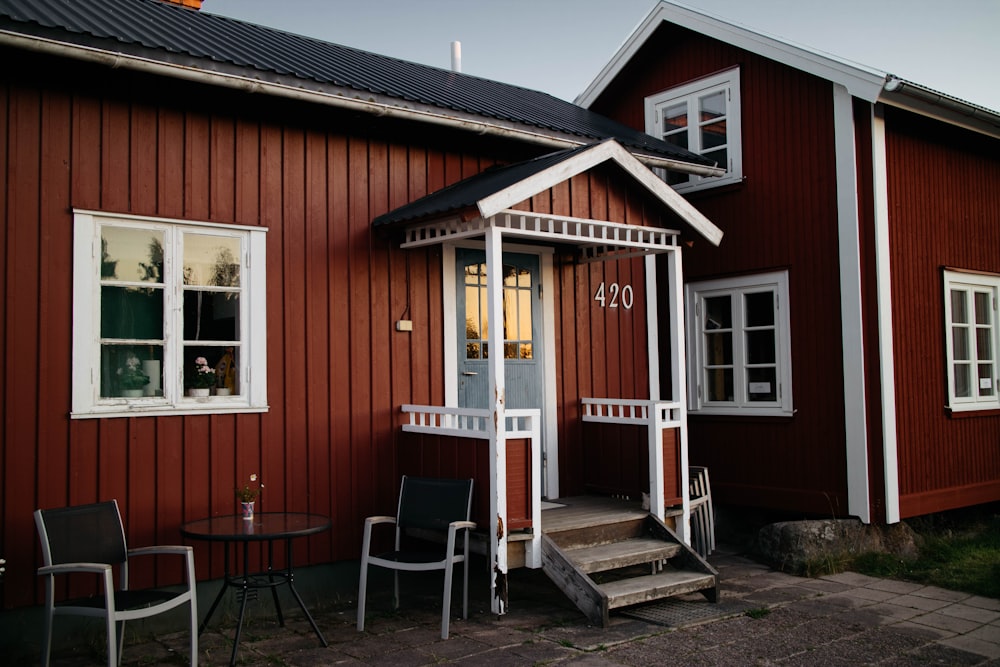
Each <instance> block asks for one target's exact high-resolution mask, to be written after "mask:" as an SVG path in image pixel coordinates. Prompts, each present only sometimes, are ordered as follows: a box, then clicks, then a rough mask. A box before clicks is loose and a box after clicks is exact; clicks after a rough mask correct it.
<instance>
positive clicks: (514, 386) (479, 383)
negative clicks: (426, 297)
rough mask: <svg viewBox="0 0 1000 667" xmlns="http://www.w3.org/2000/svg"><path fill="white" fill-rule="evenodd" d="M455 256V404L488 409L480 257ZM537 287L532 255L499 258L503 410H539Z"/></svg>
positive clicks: (473, 253)
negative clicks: (501, 282) (456, 350)
mask: <svg viewBox="0 0 1000 667" xmlns="http://www.w3.org/2000/svg"><path fill="white" fill-rule="evenodd" d="M455 257H456V263H457V265H458V266H457V269H458V276H457V281H456V285H457V287H458V294H457V299H456V306H457V313H458V317H457V318H456V320H457V324H458V329H459V330H458V337H457V340H458V347H459V349H458V405H459V407H465V408H487V407H489V406H490V397H489V391H490V387H489V368H488V367H487V362H488V359H489V355H490V354H492V350H490V349H489V342H488V341H489V332H490V326H491V324H492V323H491V322H490V321H489V317H488V314H489V313H488V308H487V292H486V253H485V252H484V251H482V250H470V249H466V248H459V249H457V250H456V253H455ZM539 284H540V272H539V261H538V257H537V256H536V255H525V254H520V253H504V254H503V312H504V321H503V328H504V335H503V339H504V345H503V355H504V377H505V383H506V394H507V396H506V399H507V402H506V405H507V407H508V408H515V409H516V408H538V409H541V408H542V402H543V398H542V397H543V395H544V392H543V374H542V368H543V367H542V352H543V350H542V335H541V333H542V315H541V290H540V289H539ZM540 428H541V425H540ZM541 432H543V433H544V430H542V431H541Z"/></svg>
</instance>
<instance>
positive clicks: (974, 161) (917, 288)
mask: <svg viewBox="0 0 1000 667" xmlns="http://www.w3.org/2000/svg"><path fill="white" fill-rule="evenodd" d="M886 128H887V130H886V135H887V137H886V144H887V147H886V150H887V162H888V165H889V167H888V189H889V201H890V202H891V205H890V209H889V234H890V247H891V249H892V250H891V253H892V254H891V258H890V261H891V265H892V294H893V303H892V317H893V328H894V336H893V341H894V345H893V354H894V356H895V359H896V377H895V388H896V428H897V433H898V444H897V449H898V457H899V471H900V473H899V493H900V512H901V514H902V516H903V517H907V516H915V515H919V514H926V513H928V512H935V511H941V510H944V509H950V508H954V507H961V506H966V505H970V504H976V503H983V502H988V501H996V500H1000V481H998V480H1000V447H998V446H997V442H998V439H1000V415H998V414H996V413H995V412H989V413H956V414H955V415H949V414H948V413H947V412H946V410H945V409H944V408H943V406H944V405H946V404H947V400H948V399H947V376H946V373H947V368H946V365H945V352H944V350H945V340H944V336H945V325H944V293H943V283H942V268H943V267H952V268H960V269H971V270H976V271H987V272H992V273H1000V254H998V253H997V249H998V248H1000V198H998V197H997V193H998V192H1000V141H997V140H990V139H987V138H984V137H982V136H979V135H975V134H973V133H970V132H965V131H962V130H959V129H954V128H945V127H944V126H942V125H941V124H939V123H933V122H931V121H928V120H924V119H921V118H919V117H917V116H914V115H912V114H908V113H905V112H902V111H897V110H894V109H887V110H886ZM918 360H925V361H924V362H923V363H916V362H917V361H918Z"/></svg>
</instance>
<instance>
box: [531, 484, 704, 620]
mask: <svg viewBox="0 0 1000 667" xmlns="http://www.w3.org/2000/svg"><path fill="white" fill-rule="evenodd" d="M575 501H577V499H570V500H567V501H565V502H567V503H568V506H567V507H566V508H564V509H567V510H571V511H569V512H566V514H565V515H561V516H560V515H559V514H558V512H561V511H562V509H559V510H549V511H546V512H544V513H543V519H542V525H543V533H544V534H543V536H542V568H543V569H544V570H545V573H546V574H547V575H548V576H549V578H550V579H552V581H554V582H555V584H556V585H557V586H558V587H559V588H560V589H562V591H563V592H564V593H565V594H566V595H567V596H568V597H569V598H570V599H571V600H573V602H574V603H575V604H576V606H577V607H579V608H580V610H581V611H582V612H583V613H584V614H586V615H587V617H588V618H589V619H590V621H591V622H592V623H594V624H595V625H601V626H602V627H607V625H608V617H609V614H610V611H611V610H612V609H618V608H621V607H627V606H630V605H635V604H639V603H643V602H651V601H653V600H659V599H663V598H668V597H673V596H676V595H683V594H685V593H693V592H696V591H697V592H700V593H701V594H702V595H704V596H705V597H706V598H708V600H710V601H711V602H718V595H719V575H718V572H716V570H715V569H714V568H713V567H712V566H711V565H709V564H708V563H707V562H705V560H704V559H702V558H701V557H700V556H699V555H698V554H697V553H696V552H695V551H693V550H692V549H691V548H690V547H689V546H687V545H686V544H684V543H683V542H681V541H680V539H679V538H678V537H677V535H676V534H675V533H674V532H673V531H672V530H671V529H670V528H669V527H667V526H666V525H664V523H663V522H661V521H660V520H659V519H657V518H656V517H654V516H652V515H650V514H649V513H648V512H643V511H640V510H638V509H633V508H630V507H625V506H621V507H616V508H608V507H607V506H606V505H600V506H599V505H598V504H597V503H595V502H593V501H591V502H587V501H583V502H582V503H579V504H578V503H577V502H575ZM560 502H563V501H560ZM581 507H585V508H586V510H585V511H582V512H581V511H579V510H580V508H581ZM550 517H555V518H550Z"/></svg>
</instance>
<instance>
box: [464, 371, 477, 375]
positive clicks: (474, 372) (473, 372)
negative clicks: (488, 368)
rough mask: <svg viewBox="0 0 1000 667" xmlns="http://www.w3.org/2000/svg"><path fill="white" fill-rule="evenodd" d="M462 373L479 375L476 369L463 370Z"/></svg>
mask: <svg viewBox="0 0 1000 667" xmlns="http://www.w3.org/2000/svg"><path fill="white" fill-rule="evenodd" d="M462 375H479V373H477V372H476V371H462Z"/></svg>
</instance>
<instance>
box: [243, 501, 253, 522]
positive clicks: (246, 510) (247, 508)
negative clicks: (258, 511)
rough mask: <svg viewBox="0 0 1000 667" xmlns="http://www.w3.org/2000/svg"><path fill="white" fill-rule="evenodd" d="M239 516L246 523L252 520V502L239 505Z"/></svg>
mask: <svg viewBox="0 0 1000 667" xmlns="http://www.w3.org/2000/svg"><path fill="white" fill-rule="evenodd" d="M240 516H242V517H243V518H244V519H245V520H247V521H250V520H251V519H253V501H252V500H251V501H250V502H248V503H244V502H241V503H240Z"/></svg>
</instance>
